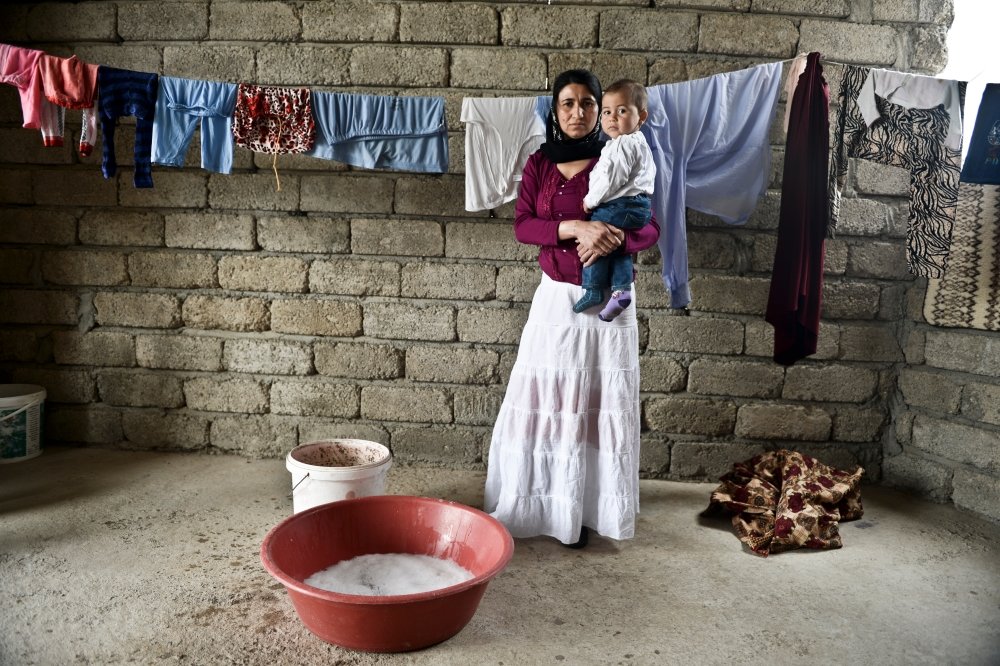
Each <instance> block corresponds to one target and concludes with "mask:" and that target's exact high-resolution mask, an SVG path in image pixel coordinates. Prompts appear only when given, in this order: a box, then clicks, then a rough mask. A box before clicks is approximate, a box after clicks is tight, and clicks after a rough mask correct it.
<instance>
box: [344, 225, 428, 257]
mask: <svg viewBox="0 0 1000 666" xmlns="http://www.w3.org/2000/svg"><path fill="white" fill-rule="evenodd" d="M351 252H353V253H354V254H374V255H379V256H386V255H399V256H407V257H440V256H443V255H444V232H443V231H442V229H441V223H440V222H432V221H429V220H428V221H424V220H389V219H381V220H372V219H359V220H351Z"/></svg>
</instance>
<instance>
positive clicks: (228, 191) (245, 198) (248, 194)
mask: <svg viewBox="0 0 1000 666" xmlns="http://www.w3.org/2000/svg"><path fill="white" fill-rule="evenodd" d="M278 172H279V173H280V172H281V156H280V155H279V156H278ZM280 178H281V191H280V192H279V191H278V189H277V187H278V185H277V183H276V182H275V179H274V174H272V173H241V174H228V175H227V174H218V173H213V174H212V175H211V176H210V177H209V181H208V203H209V205H210V206H211V207H212V208H228V209H232V210H289V211H291V210H297V209H298V207H299V178H298V176H293V175H291V174H282V175H281V176H280Z"/></svg>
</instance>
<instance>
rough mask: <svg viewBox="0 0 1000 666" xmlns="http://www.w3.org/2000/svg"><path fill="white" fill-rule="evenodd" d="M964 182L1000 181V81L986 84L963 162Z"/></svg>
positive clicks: (987, 183) (996, 183)
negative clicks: (967, 152) (967, 151)
mask: <svg viewBox="0 0 1000 666" xmlns="http://www.w3.org/2000/svg"><path fill="white" fill-rule="evenodd" d="M959 180H961V181H962V182H963V183H978V184H980V185H1000V83H990V84H987V86H986V90H984V91H983V99H982V101H981V102H979V112H978V113H977V114H976V127H975V129H973V130H972V140H971V141H969V154H968V155H966V157H965V165H964V166H962V177H961V178H960V179H959Z"/></svg>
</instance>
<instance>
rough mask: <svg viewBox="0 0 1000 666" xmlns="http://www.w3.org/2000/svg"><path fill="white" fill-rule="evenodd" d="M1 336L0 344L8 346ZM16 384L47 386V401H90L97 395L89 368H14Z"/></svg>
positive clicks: (84, 402) (13, 376) (13, 377)
mask: <svg viewBox="0 0 1000 666" xmlns="http://www.w3.org/2000/svg"><path fill="white" fill-rule="evenodd" d="M5 343H6V340H5V339H4V338H3V337H0V346H6V344H5ZM11 382H12V383H14V384H37V385H39V386H42V387H44V388H45V400H46V402H68V403H83V404H86V403H89V402H94V398H95V397H96V395H97V391H96V386H95V384H94V378H93V376H92V375H91V372H90V371H89V370H60V369H49V368H39V367H37V366H35V367H30V368H14V371H13V374H12V375H11Z"/></svg>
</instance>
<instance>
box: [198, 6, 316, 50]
mask: <svg viewBox="0 0 1000 666" xmlns="http://www.w3.org/2000/svg"><path fill="white" fill-rule="evenodd" d="M300 31H301V26H300V24H299V18H298V16H296V15H295V8H294V7H293V6H292V5H290V4H287V3H284V2H267V1H264V0H255V1H253V2H213V3H212V20H211V28H210V29H209V37H210V38H211V39H218V40H226V41H236V40H248V41H252V42H280V41H287V40H292V39H295V38H296V37H298V36H299V33H300Z"/></svg>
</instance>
